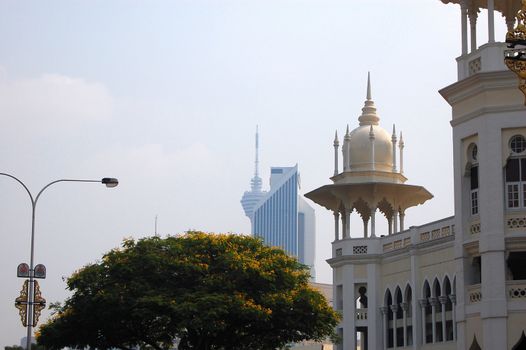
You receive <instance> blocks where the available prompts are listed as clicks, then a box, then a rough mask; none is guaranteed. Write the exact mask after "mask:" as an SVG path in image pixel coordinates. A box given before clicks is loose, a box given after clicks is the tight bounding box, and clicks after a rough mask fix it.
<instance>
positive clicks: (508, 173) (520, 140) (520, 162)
mask: <svg viewBox="0 0 526 350" xmlns="http://www.w3.org/2000/svg"><path fill="white" fill-rule="evenodd" d="M509 150H510V158H509V159H508V161H507V162H506V169H505V178H506V207H507V208H508V209H515V208H526V139H525V138H524V136H522V135H515V136H513V137H512V138H511V139H510V142H509Z"/></svg>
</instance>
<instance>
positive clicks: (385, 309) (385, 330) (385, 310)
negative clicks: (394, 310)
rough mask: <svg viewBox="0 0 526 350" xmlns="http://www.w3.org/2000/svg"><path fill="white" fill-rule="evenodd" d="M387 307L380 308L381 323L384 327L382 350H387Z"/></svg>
mask: <svg viewBox="0 0 526 350" xmlns="http://www.w3.org/2000/svg"><path fill="white" fill-rule="evenodd" d="M387 310H388V309H387V306H382V307H380V312H381V313H382V323H383V325H384V329H383V336H384V350H387V331H388V329H389V323H388V322H389V320H388V319H387Z"/></svg>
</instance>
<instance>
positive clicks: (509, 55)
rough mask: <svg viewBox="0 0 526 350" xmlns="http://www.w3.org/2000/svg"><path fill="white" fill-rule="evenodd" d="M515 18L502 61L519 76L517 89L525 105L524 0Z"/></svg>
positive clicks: (525, 8) (525, 17) (525, 23)
mask: <svg viewBox="0 0 526 350" xmlns="http://www.w3.org/2000/svg"><path fill="white" fill-rule="evenodd" d="M515 18H516V20H517V24H516V25H515V28H513V29H512V30H510V31H509V32H508V33H507V34H506V43H508V48H509V49H508V50H506V51H505V53H504V62H505V63H506V66H508V68H509V69H510V70H511V71H513V72H514V73H515V74H517V76H518V77H519V90H521V91H522V93H523V94H524V96H525V100H524V104H525V105H526V0H522V8H521V9H520V10H519V12H517V15H516V17H515Z"/></svg>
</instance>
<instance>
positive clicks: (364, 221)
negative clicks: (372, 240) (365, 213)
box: [363, 219, 369, 238]
mask: <svg viewBox="0 0 526 350" xmlns="http://www.w3.org/2000/svg"><path fill="white" fill-rule="evenodd" d="M367 226H369V219H363V237H364V238H367V236H368V235H369V233H368V231H367Z"/></svg>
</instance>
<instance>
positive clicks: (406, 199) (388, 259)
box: [306, 0, 526, 350]
mask: <svg viewBox="0 0 526 350" xmlns="http://www.w3.org/2000/svg"><path fill="white" fill-rule="evenodd" d="M442 1H443V2H457V3H460V4H461V11H460V12H461V20H462V39H463V40H462V55H461V56H460V57H459V58H457V63H458V81H457V82H455V83H454V84H452V85H450V86H448V87H446V88H444V89H442V90H441V91H440V93H441V95H442V96H443V97H444V99H445V100H446V101H447V102H448V103H449V104H450V105H451V107H452V120H451V126H452V128H453V164H454V167H453V168H454V186H455V188H454V193H455V196H454V204H455V215H454V216H453V217H449V218H445V219H442V220H439V221H436V222H432V223H428V224H425V225H422V226H419V227H410V228H409V229H405V227H404V217H405V209H406V208H409V207H411V206H414V205H418V204H422V203H424V202H425V201H426V200H429V199H431V198H432V195H431V194H430V193H429V192H427V190H425V189H424V188H422V187H418V186H410V185H406V184H405V181H406V178H405V177H404V175H403V161H404V159H403V143H402V144H400V143H401V142H402V141H401V136H400V137H398V135H397V134H396V133H395V132H394V130H393V133H392V134H391V136H390V137H388V136H389V133H387V134H386V132H385V130H380V129H381V128H380V126H379V118H378V116H377V115H376V109H375V108H374V103H373V102H372V99H371V91H370V84H368V92H367V99H366V102H365V106H364V108H363V109H362V116H361V117H360V119H359V122H360V126H358V127H357V128H356V129H355V130H354V131H352V132H349V131H347V132H346V134H345V137H344V141H343V144H342V157H340V153H339V151H340V150H339V147H340V143H339V140H338V138H336V139H335V141H334V149H335V170H334V176H333V177H332V178H331V180H332V181H333V184H331V185H326V186H323V187H321V188H319V189H316V190H314V191H312V192H310V193H308V194H307V195H306V196H307V197H308V198H310V199H312V200H314V201H315V202H317V203H318V204H320V205H322V206H324V207H325V208H327V209H329V210H331V211H333V213H334V216H335V225H334V231H335V235H334V236H335V240H334V242H333V244H332V245H333V255H332V258H331V259H329V260H328V262H329V264H330V265H331V267H332V268H333V285H334V304H335V307H336V309H338V310H340V311H341V312H342V313H343V320H342V322H341V324H340V326H339V327H338V333H339V334H340V335H341V336H342V338H343V342H342V344H340V345H339V348H340V349H345V350H350V349H352V350H354V349H358V348H359V349H361V350H363V349H391V348H392V349H395V348H404V349H458V350H460V349H470V350H471V349H473V350H475V349H513V350H519V349H526V335H525V333H526V107H525V106H524V104H523V101H524V96H523V95H522V93H521V92H520V90H519V89H518V87H517V85H518V78H517V76H516V75H515V74H514V73H512V72H510V71H509V70H508V69H507V68H506V66H505V65H504V49H505V45H504V44H502V43H497V42H495V40H494V35H493V34H492V33H493V26H494V24H493V21H494V14H493V9H495V10H498V11H500V12H502V14H503V15H504V16H505V18H506V19H507V22H508V27H509V28H511V27H512V26H513V22H512V21H511V20H510V16H511V15H510V14H511V13H513V14H514V13H515V12H516V11H517V10H518V9H519V8H520V4H521V1H519V0H513V1H499V0H488V1H486V0H480V1H475V0H472V1H470V0H466V1H460V0H458V1H453V0H451V1H449V0H442ZM523 3H524V6H526V1H524V2H523ZM479 7H484V8H488V9H489V15H488V30H489V33H490V34H489V43H487V44H484V45H482V46H480V47H477V45H476V43H475V42H474V40H475V39H474V38H475V37H476V33H474V29H473V28H474V26H473V25H470V26H469V27H470V29H471V31H470V34H471V37H472V38H473V40H472V41H471V51H470V52H468V51H469V50H468V40H467V38H468V31H469V30H468V19H469V20H470V23H471V24H473V23H474V22H475V21H476V13H477V9H478V8H479ZM367 129H368V130H369V132H368V133H367V132H366V130H367ZM397 148H398V150H397ZM340 159H342V160H343V171H341V172H340V170H339V169H338V164H339V161H340ZM407 161H411V159H409V160H407ZM355 212H356V213H358V214H360V216H361V217H362V220H363V223H364V225H363V226H364V229H363V237H364V238H351V235H350V232H351V228H350V224H349V223H350V220H349V217H350V215H353V213H355ZM378 213H381V214H383V216H384V217H385V218H386V220H387V222H388V227H389V234H388V235H386V236H381V237H378V234H377V233H376V232H375V219H376V214H378ZM352 230H353V233H355V232H356V231H355V228H354V227H353V228H352ZM360 235H361V233H360ZM354 237H356V234H354Z"/></svg>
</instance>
